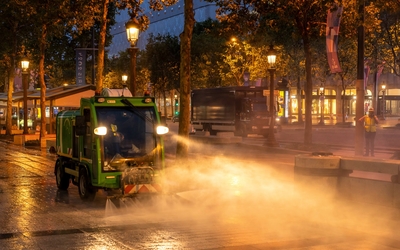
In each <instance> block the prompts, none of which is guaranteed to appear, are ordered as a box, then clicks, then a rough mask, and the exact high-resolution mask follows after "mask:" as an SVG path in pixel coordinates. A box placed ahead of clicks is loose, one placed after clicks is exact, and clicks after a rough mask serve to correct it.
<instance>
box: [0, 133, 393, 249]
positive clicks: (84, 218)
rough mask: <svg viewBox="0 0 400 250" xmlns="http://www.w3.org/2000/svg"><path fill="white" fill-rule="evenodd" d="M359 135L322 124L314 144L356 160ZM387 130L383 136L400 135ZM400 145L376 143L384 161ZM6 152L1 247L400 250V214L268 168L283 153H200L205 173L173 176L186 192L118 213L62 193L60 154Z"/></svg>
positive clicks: (0, 177) (251, 143)
mask: <svg viewBox="0 0 400 250" xmlns="http://www.w3.org/2000/svg"><path fill="white" fill-rule="evenodd" d="M392 127H393V126H392ZM353 129H354V128H343V130H340V131H341V133H340V135H341V136H337V132H335V133H334V132H333V131H337V129H336V128H332V127H330V126H326V127H324V128H320V127H313V136H314V137H315V144H316V145H321V144H324V145H328V146H329V148H327V149H329V150H334V153H335V154H339V153H341V152H342V154H349V155H351V154H352V153H353V151H352V139H350V138H351V135H352V133H354V131H352V130H353ZM383 131H388V129H385V128H383V127H382V130H380V131H379V132H381V135H382V137H384V136H383V135H384V134H385V137H386V136H389V137H390V135H392V136H391V137H395V136H394V135H397V133H398V131H397V130H396V131H392V132H383ZM399 132H400V130H399ZM335 134H336V136H335ZM386 134H387V135H386ZM340 137H341V139H340ZM302 138H303V137H302V128H301V127H299V126H297V127H296V126H291V125H290V126H287V127H285V128H284V131H283V132H282V133H278V134H277V140H278V142H279V143H280V145H281V147H280V148H279V149H275V150H278V151H279V150H282V151H286V152H285V154H287V155H291V154H295V153H298V152H304V151H302V150H301V149H299V148H295V149H293V147H294V146H293V145H294V144H296V145H300V144H301V141H302ZM343 138H345V139H343ZM397 138H399V137H397ZM324 140H325V141H324ZM327 141H328V142H329V143H327ZM264 142H265V138H258V137H255V138H252V137H250V138H248V139H246V140H244V143H245V144H246V145H245V147H246V148H247V150H248V152H249V153H250V152H251V151H252V150H251V148H250V147H258V148H263V149H264V148H265V147H264V146H263V143H264ZM289 145H291V146H289ZM339 146H341V147H339ZM394 146H396V141H395V139H393V140H390V142H389V141H387V140H384V139H378V136H377V154H379V155H378V156H377V157H382V158H383V159H386V158H389V157H390V156H391V155H390V153H393V150H396V148H395V147H394ZM0 147H1V148H2V154H1V156H0V215H1V216H0V225H1V226H0V249H34V250H36V249H231V250H234V249H250V250H252V249H313V250H314V249H319V250H320V249H366V250H369V249H379V250H380V249H383V250H386V249H400V240H398V227H399V226H400V216H399V214H398V211H392V213H391V216H387V215H386V213H385V214H381V213H380V210H379V209H380V208H372V207H365V205H360V204H347V202H346V201H341V200H339V199H334V200H331V199H330V198H328V197H325V195H324V193H323V191H319V192H318V191H317V190H314V191H313V192H312V193H310V190H307V189H302V188H301V187H298V186H296V185H294V183H293V182H290V181H287V179H285V181H282V179H281V178H275V177H276V175H277V174H276V173H275V172H273V171H272V170H271V168H270V167H269V166H268V165H269V164H272V165H273V164H275V163H274V162H275V161H277V162H278V161H282V158H287V157H285V156H282V155H279V154H278V153H277V152H278V151H274V152H270V154H268V152H266V155H265V156H262V157H265V158H263V160H264V159H270V161H271V162H272V163H268V162H267V163H263V164H260V163H258V161H259V158H257V157H258V156H254V162H253V161H252V159H247V161H246V162H245V163H241V162H239V161H238V159H237V158H235V159H230V158H222V157H219V158H215V159H211V160H208V161H205V162H202V160H201V159H200V158H204V157H199V158H196V157H197V155H194V156H193V158H192V159H190V160H189V163H190V164H193V165H191V166H195V167H196V168H192V169H191V170H190V171H188V170H187V169H185V168H183V169H182V166H175V165H173V166H172V167H171V172H167V176H179V177H181V178H182V179H181V180H179V181H181V182H184V183H186V185H185V187H186V189H182V190H179V191H176V192H170V193H169V194H166V195H163V196H159V197H156V198H153V199H150V200H133V201H132V200H126V201H124V202H123V203H121V204H120V207H119V208H117V207H116V206H115V203H113V202H112V201H110V200H107V198H106V196H107V194H106V193H105V192H102V191H99V192H98V193H97V195H96V198H95V200H94V201H93V202H82V201H81V200H80V198H79V195H78V190H77V187H75V186H72V185H71V186H70V188H69V189H68V191H63V192H60V191H59V190H57V187H56V183H55V177H54V173H53V171H54V162H55V156H54V155H52V154H50V153H48V152H47V151H46V150H38V149H26V148H23V147H20V146H15V145H13V144H11V143H7V142H4V141H0ZM317 149H320V147H318V146H317ZM221 150H222V149H221ZM237 150H238V152H230V154H232V155H235V154H236V155H237V156H238V158H240V151H243V152H244V151H245V150H241V149H240V147H239V148H238V149H237ZM266 151H268V150H266ZM212 152H216V150H212V149H210V151H208V152H207V154H208V153H211V156H212ZM246 152H247V151H246ZM254 154H259V152H258V151H257V153H254ZM249 156H250V157H249V158H252V157H253V156H251V155H249ZM274 157H275V158H274ZM169 161H170V162H171V161H172V159H169ZM189 163H188V164H189ZM285 164H286V163H285ZM289 164H290V163H289ZM243 169H245V170H243ZM177 170H179V172H173V171H177ZM175 181H178V180H176V179H175ZM375 209H377V210H375ZM382 211H383V210H382ZM385 211H386V210H385Z"/></svg>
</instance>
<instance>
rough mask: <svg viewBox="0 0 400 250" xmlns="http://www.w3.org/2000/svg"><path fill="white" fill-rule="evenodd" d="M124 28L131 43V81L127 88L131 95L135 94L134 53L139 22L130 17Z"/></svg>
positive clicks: (135, 51)
mask: <svg viewBox="0 0 400 250" xmlns="http://www.w3.org/2000/svg"><path fill="white" fill-rule="evenodd" d="M125 28H126V37H127V39H128V41H129V43H130V44H131V47H130V48H129V53H130V56H131V82H130V86H129V90H130V91H131V93H132V96H136V54H137V51H138V48H137V47H136V42H137V40H138V39H139V28H140V26H139V23H138V22H137V20H136V19H131V20H129V21H128V22H127V23H126V24H125Z"/></svg>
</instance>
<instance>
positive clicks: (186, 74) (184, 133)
mask: <svg viewBox="0 0 400 250" xmlns="http://www.w3.org/2000/svg"><path fill="white" fill-rule="evenodd" d="M184 6H185V24H184V28H183V32H182V33H181V34H180V39H181V62H180V90H181V91H180V115H181V117H180V123H179V130H178V134H179V136H180V139H179V140H178V142H177V147H176V158H177V159H178V160H179V159H180V160H182V159H186V158H187V157H188V151H189V141H188V139H189V127H190V51H191V41H192V33H193V27H194V22H195V19H194V11H193V0H185V1H184Z"/></svg>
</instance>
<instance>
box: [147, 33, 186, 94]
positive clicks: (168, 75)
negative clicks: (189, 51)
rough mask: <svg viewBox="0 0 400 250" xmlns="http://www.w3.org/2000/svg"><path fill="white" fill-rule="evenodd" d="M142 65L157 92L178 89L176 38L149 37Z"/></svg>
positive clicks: (178, 50) (178, 60)
mask: <svg viewBox="0 0 400 250" xmlns="http://www.w3.org/2000/svg"><path fill="white" fill-rule="evenodd" d="M142 62H143V65H144V66H145V67H147V68H148V69H149V71H150V72H151V74H150V81H151V82H152V83H153V87H154V88H155V90H158V91H166V90H171V89H179V62H180V47H179V42H178V37H175V36H171V35H165V36H161V35H157V36H153V35H152V34H151V35H150V37H149V39H148V43H147V45H146V53H145V55H144V58H143V61H142Z"/></svg>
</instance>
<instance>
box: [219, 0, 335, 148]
mask: <svg viewBox="0 0 400 250" xmlns="http://www.w3.org/2000/svg"><path fill="white" fill-rule="evenodd" d="M214 2H216V3H217V6H219V9H218V12H217V13H218V18H219V19H220V20H221V21H224V22H227V23H229V24H230V26H231V29H236V30H240V31H241V33H242V34H246V33H251V34H257V32H261V31H262V32H263V33H264V32H265V33H266V34H268V35H269V39H270V41H269V43H276V42H274V40H273V38H276V37H278V36H281V34H280V28H281V27H289V28H290V29H292V30H294V31H295V32H296V33H297V34H298V37H299V38H301V41H302V45H303V50H304V55H305V70H306V85H305V103H306V110H305V114H306V116H305V118H306V120H305V130H304V131H305V133H304V143H305V144H308V145H309V144H311V143H312V127H311V126H312V118H311V106H312V87H313V84H312V71H311V67H312V49H311V45H312V41H313V39H318V38H320V37H321V29H322V28H325V27H324V26H323V25H322V22H323V21H324V20H326V13H327V10H328V8H329V7H330V6H331V4H332V3H333V1H329V0H326V1H325V0H320V1H293V0H271V1H257V0H251V1H248V2H246V4H238V3H236V2H233V1H230V0H214ZM316 24H321V25H316Z"/></svg>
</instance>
